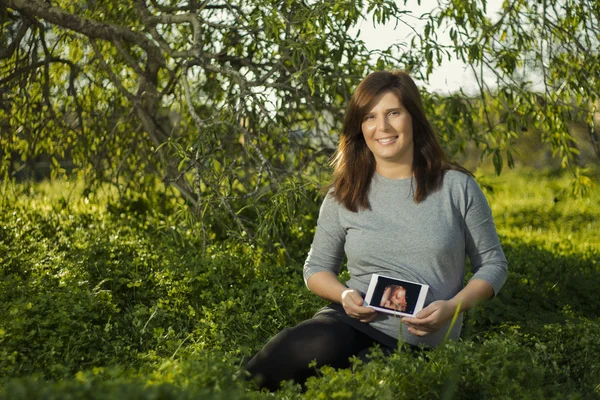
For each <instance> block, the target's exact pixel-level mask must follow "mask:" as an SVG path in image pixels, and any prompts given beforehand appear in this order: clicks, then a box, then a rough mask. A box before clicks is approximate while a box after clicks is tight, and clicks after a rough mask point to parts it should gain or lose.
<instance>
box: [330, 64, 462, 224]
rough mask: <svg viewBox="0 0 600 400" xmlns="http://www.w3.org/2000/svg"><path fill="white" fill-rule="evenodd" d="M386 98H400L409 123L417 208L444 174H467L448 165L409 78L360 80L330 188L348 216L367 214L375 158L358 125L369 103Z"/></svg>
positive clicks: (377, 75) (390, 75)
mask: <svg viewBox="0 0 600 400" xmlns="http://www.w3.org/2000/svg"><path fill="white" fill-rule="evenodd" d="M384 92H392V93H394V94H395V95H396V96H398V99H399V100H400V102H401V103H402V105H403V106H404V108H405V109H406V110H407V111H408V113H409V114H410V116H411V117H412V124H413V142H414V155H413V165H412V170H413V174H414V180H415V181H416V183H417V185H416V186H417V189H416V191H415V192H414V200H415V202H417V203H420V202H421V201H423V200H425V198H427V196H428V195H429V194H430V193H431V192H434V191H436V190H438V189H439V188H440V186H441V184H442V180H443V177H444V172H445V171H447V170H449V169H454V170H459V171H461V172H464V173H467V174H469V175H470V174H471V173H470V172H469V171H467V170H466V169H464V168H463V167H461V166H460V165H458V164H455V163H451V162H449V161H448V160H447V158H446V155H445V153H444V151H443V150H442V147H441V146H440V144H439V143H438V141H437V137H436V134H435V132H434V130H433V127H432V126H431V124H430V123H429V121H428V120H427V117H426V116H425V110H424V108H423V102H422V101H421V95H420V93H419V89H418V88H417V85H416V84H415V82H414V81H413V80H412V78H411V77H410V76H409V75H408V74H407V73H406V72H402V71H393V72H388V71H377V72H373V73H371V74H369V75H368V76H367V77H366V78H365V79H363V81H362V82H361V83H360V84H359V85H358V87H357V88H356V91H355V92H354V94H353V95H352V98H351V99H350V104H349V106H348V109H347V110H346V116H345V118H344V128H343V131H342V134H341V137H340V143H339V145H338V148H337V151H336V154H335V155H334V158H333V161H332V164H333V166H334V171H333V182H332V183H331V184H330V186H329V188H333V196H334V197H335V198H336V199H337V200H338V201H339V202H340V203H342V204H343V205H344V206H345V207H346V208H347V209H348V210H350V211H354V212H356V211H358V210H359V209H361V208H362V209H369V208H370V204H369V198H368V194H369V186H370V184H371V179H372V178H373V174H374V173H375V157H374V156H373V153H371V151H370V150H369V148H368V147H367V144H366V142H365V139H364V136H363V133H362V128H361V125H362V120H363V118H364V116H365V115H366V114H367V113H368V112H369V110H370V107H371V106H372V102H373V100H374V99H375V98H376V97H377V96H379V95H380V94H382V93H384Z"/></svg>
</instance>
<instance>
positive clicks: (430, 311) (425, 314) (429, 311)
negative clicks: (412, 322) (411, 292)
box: [415, 303, 439, 319]
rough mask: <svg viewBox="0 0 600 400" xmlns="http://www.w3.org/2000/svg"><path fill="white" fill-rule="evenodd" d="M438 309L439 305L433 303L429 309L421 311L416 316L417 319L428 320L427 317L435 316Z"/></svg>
mask: <svg viewBox="0 0 600 400" xmlns="http://www.w3.org/2000/svg"><path fill="white" fill-rule="evenodd" d="M438 308H439V307H438V305H437V304H435V303H431V304H430V305H428V306H427V307H425V308H424V309H422V310H421V311H419V312H418V313H417V315H415V317H417V318H421V319H422V318H426V317H428V316H430V315H431V314H433V313H434V312H435V311H436V310H437V309H438Z"/></svg>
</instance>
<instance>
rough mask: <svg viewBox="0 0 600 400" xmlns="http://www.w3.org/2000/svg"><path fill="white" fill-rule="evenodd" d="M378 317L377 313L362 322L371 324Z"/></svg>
mask: <svg viewBox="0 0 600 400" xmlns="http://www.w3.org/2000/svg"><path fill="white" fill-rule="evenodd" d="M376 317H377V313H375V314H373V315H370V316H368V317H366V318H361V319H360V322H364V323H369V322H371V321H373V320H375V318H376Z"/></svg>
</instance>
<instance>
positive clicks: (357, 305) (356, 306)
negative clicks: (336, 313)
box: [342, 289, 377, 323]
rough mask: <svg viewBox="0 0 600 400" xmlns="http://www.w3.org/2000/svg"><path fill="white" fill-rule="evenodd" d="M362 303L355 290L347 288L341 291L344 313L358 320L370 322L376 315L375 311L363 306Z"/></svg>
mask: <svg viewBox="0 0 600 400" xmlns="http://www.w3.org/2000/svg"><path fill="white" fill-rule="evenodd" d="M363 303H364V300H363V298H362V296H361V295H360V293H358V292H357V291H356V290H354V289H348V290H344V291H343V292H342V307H344V311H346V314H348V316H349V317H351V318H356V319H358V320H359V321H360V322H365V323H367V322H371V321H373V320H374V319H375V317H376V316H377V311H375V310H374V309H372V308H370V307H364V306H363Z"/></svg>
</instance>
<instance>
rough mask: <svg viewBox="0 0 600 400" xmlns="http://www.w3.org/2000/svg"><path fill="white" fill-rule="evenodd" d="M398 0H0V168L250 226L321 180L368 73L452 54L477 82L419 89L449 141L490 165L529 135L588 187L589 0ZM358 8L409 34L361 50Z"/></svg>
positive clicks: (591, 124) (236, 230)
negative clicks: (153, 199)
mask: <svg viewBox="0 0 600 400" xmlns="http://www.w3.org/2000/svg"><path fill="white" fill-rule="evenodd" d="M416 3H419V2H416ZM413 5H415V2H408V1H404V5H400V4H399V2H394V1H390V0H385V1H380V0H377V1H375V0H368V1H364V2H362V1H360V2H351V1H329V0H321V1H310V2H309V1H273V0H252V1H241V0H235V1H226V2H221V1H215V0H208V1H202V2H200V1H190V2H187V3H185V2H184V3H181V2H179V1H175V0H135V1H133V2H127V1H122V0H87V1H79V2H72V1H67V0H52V1H51V2H47V1H43V0H0V25H1V26H2V32H3V35H2V36H1V37H0V45H1V47H0V48H1V50H0V85H1V89H0V129H1V130H2V132H3V135H2V136H0V159H1V160H0V175H1V176H2V179H11V178H13V177H15V176H22V175H21V173H22V172H23V171H29V172H30V173H31V171H34V166H35V164H36V162H38V161H39V162H46V163H47V164H48V165H49V166H50V167H51V169H52V173H53V176H54V177H56V176H64V175H65V174H69V173H70V170H72V169H76V170H77V171H79V172H81V173H82V174H83V175H84V176H85V182H86V185H87V190H90V191H92V190H98V189H99V188H100V187H101V185H102V184H103V183H105V182H109V183H111V184H112V185H114V186H115V188H117V190H118V192H119V194H120V195H121V197H123V198H126V197H127V196H128V195H129V194H130V193H131V192H133V193H136V194H138V193H142V194H143V193H146V192H151V191H153V190H154V189H155V187H157V186H158V187H161V188H163V189H164V191H165V194H167V195H170V196H178V197H179V198H180V199H182V202H181V203H183V204H181V207H187V208H188V210H189V211H191V212H192V213H193V214H194V217H193V218H196V219H197V220H198V221H199V222H200V223H201V226H200V229H202V230H203V231H204V232H209V231H213V232H215V231H217V232H218V235H217V236H216V237H215V239H221V238H224V237H226V236H227V235H229V234H235V235H238V236H241V237H243V238H245V239H246V240H247V239H256V238H261V237H264V233H265V232H266V230H265V227H264V226H261V224H260V222H259V221H262V220H264V218H265V216H267V215H271V214H272V213H274V212H275V213H277V212H279V211H281V210H286V209H278V210H271V205H272V204H271V203H270V202H269V201H270V198H271V197H272V195H273V193H277V192H286V193H289V194H291V193H293V192H292V191H290V190H288V189H290V187H295V188H307V190H308V192H309V193H308V194H307V195H309V196H311V195H312V193H313V192H314V191H315V188H316V187H317V186H318V185H319V184H320V183H321V182H322V181H323V175H324V174H325V173H326V172H324V165H325V164H326V163H327V160H328V158H329V156H330V155H331V153H332V151H333V147H334V144H335V139H334V138H333V137H332V134H337V133H338V132H339V130H340V125H341V122H342V113H343V108H344V106H345V105H346V104H347V101H348V99H349V97H350V94H351V93H352V90H353V89H354V87H355V86H356V84H357V83H358V82H359V81H360V79H362V78H363V77H364V76H365V75H366V74H367V73H368V72H370V71H372V70H374V69H383V68H401V69H407V70H410V71H411V73H413V75H414V76H416V77H421V78H423V79H427V77H428V76H429V74H430V73H431V72H432V71H433V70H434V69H436V68H443V66H442V62H443V60H444V59H446V58H447V57H456V58H459V59H462V60H463V61H465V62H467V63H468V64H469V65H470V67H471V68H472V69H473V73H474V77H475V79H476V81H477V83H478V86H479V88H480V93H479V94H478V95H477V96H475V97H473V96H472V94H467V93H464V92H462V91H460V92H458V93H454V94H451V95H449V96H441V95H439V94H435V93H431V94H429V93H426V92H424V97H425V103H426V107H427V110H428V114H429V115H430V117H431V119H432V121H433V122H434V125H435V127H436V128H437V131H438V132H439V136H440V139H441V141H442V142H443V144H444V147H445V148H446V149H447V151H448V152H450V153H461V152H465V151H467V150H468V149H469V148H470V147H471V148H475V149H476V150H478V151H479V152H481V155H482V157H491V159H492V160H493V163H494V165H495V168H496V171H497V172H498V173H499V172H500V171H501V170H502V167H503V165H504V164H505V161H506V163H507V164H508V165H509V166H512V165H513V164H514V162H515V160H517V161H518V159H519V157H523V158H526V157H527V156H528V153H525V154H522V155H519V154H516V152H515V147H514V145H515V141H516V140H517V139H518V138H519V136H522V135H523V131H528V130H529V131H535V132H536V135H537V136H540V137H541V140H542V141H543V142H544V143H545V144H546V145H547V146H548V148H549V149H551V150H552V152H553V154H554V156H556V157H558V158H559V159H560V161H561V163H562V165H563V167H568V168H570V169H571V172H572V175H573V177H574V181H575V186H574V189H575V192H577V193H583V192H585V191H586V190H587V189H589V187H590V186H591V183H592V182H591V181H590V179H589V176H587V175H586V174H585V172H584V171H583V170H580V167H581V165H580V164H581V163H582V161H581V160H580V159H579V156H578V153H579V151H580V149H579V148H580V145H578V144H577V143H576V140H575V139H574V138H575V136H576V135H575V134H574V131H576V130H577V131H581V130H583V131H585V135H584V136H583V137H584V139H585V138H586V137H587V138H588V140H589V142H590V145H591V147H592V148H593V149H594V150H595V158H594V160H595V161H597V159H598V155H599V154H600V147H599V143H600V140H599V139H598V132H597V118H598V115H597V104H598V100H599V99H598V93H599V92H600V89H599V85H600V83H599V81H598V76H599V75H600V71H598V65H600V62H599V61H600V60H598V56H599V54H598V39H597V38H598V34H599V32H598V26H600V24H599V21H598V15H600V12H599V10H598V7H599V6H598V3H597V2H596V1H594V0H585V1H582V0H578V1H574V0H569V1H564V2H562V3H561V6H560V7H559V6H557V5H556V4H555V2H546V1H544V2H539V1H538V2H525V1H521V0H511V1H506V2H504V4H503V7H502V9H501V11H500V14H499V15H498V16H494V17H490V16H489V15H488V14H487V13H486V1H484V0H481V1H474V0H473V1H446V2H439V7H437V8H435V9H434V10H433V11H432V12H431V13H428V14H425V15H415V13H413V12H411V7H412V6H413ZM364 18H369V19H371V20H372V22H373V23H374V24H376V25H379V24H384V23H391V24H401V25H407V26H410V27H414V35H413V37H412V38H411V40H410V43H408V42H406V43H401V42H399V43H397V44H395V45H393V46H392V47H390V48H389V49H386V50H383V51H368V50H367V49H366V48H365V45H364V43H363V42H362V41H361V40H359V39H357V38H355V37H352V36H351V35H349V34H348V30H349V28H351V27H353V26H356V25H357V24H358V23H360V22H361V21H362V20H363V19H364ZM415 21H416V22H415ZM419 23H422V25H423V29H422V30H419V29H418V28H417V26H418V25H419ZM446 35H447V36H448V39H447V40H446V39H445V36H446ZM573 48H576V49H577V50H578V51H576V52H573V51H571V50H572V49H573ZM484 74H485V75H486V76H492V77H493V79H495V80H496V83H497V86H496V87H495V88H488V87H487V82H488V81H487V80H484ZM538 77H541V81H542V82H541V83H540V84H539V85H536V84H535V81H538V80H540V79H538ZM289 199H291V197H290V198H289ZM285 201H287V200H285V199H284V202H285ZM292 208H293V207H292ZM288 209H289V208H288ZM285 218H290V216H285ZM215 225H220V228H219V229H217V228H216V227H215ZM271 233H277V232H276V231H271ZM209 239H210V238H208V235H207V240H206V241H207V242H210V240H209ZM283 240H285V238H279V237H275V238H272V239H271V242H272V243H277V242H280V241H283Z"/></svg>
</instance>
